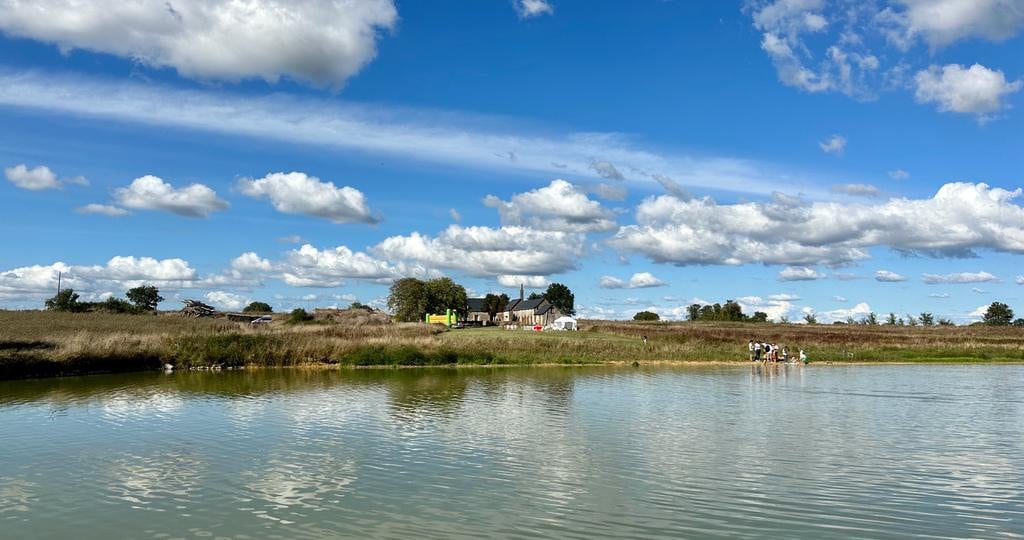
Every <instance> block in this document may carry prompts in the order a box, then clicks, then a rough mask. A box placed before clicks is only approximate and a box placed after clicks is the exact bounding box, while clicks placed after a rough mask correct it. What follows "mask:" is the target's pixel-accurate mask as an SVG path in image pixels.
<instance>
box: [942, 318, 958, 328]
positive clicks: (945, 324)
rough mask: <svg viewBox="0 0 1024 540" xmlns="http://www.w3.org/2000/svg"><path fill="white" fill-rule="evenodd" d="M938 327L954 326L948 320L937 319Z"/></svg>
mask: <svg viewBox="0 0 1024 540" xmlns="http://www.w3.org/2000/svg"><path fill="white" fill-rule="evenodd" d="M939 326H956V324H955V323H954V322H953V321H951V320H949V319H939Z"/></svg>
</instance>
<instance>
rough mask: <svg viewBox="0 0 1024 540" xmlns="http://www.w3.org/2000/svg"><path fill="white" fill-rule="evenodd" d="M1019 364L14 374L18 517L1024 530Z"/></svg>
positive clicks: (338, 528)
mask: <svg viewBox="0 0 1024 540" xmlns="http://www.w3.org/2000/svg"><path fill="white" fill-rule="evenodd" d="M1022 413H1024V368H1022V367H1020V366H927V367H926V366H872V367H866V366H865V367H824V366H820V367H814V366H812V367H810V368H803V367H783V368H778V369H769V370H763V369H757V368H753V369H750V368H657V369H628V368H614V369H612V368H593V369H592V368H582V369H581V368H576V369H561V368H550V369H528V368H523V369H514V370H508V369H480V370H474V369H459V370H448V369H441V370H395V371H355V372H352V371H342V372H326V371H323V372H321V371H309V372H307V371H300V370H293V371H284V372H274V371H255V372H242V373H236V372H232V373H202V374H196V373H184V374H173V375H156V374H144V375H128V376H109V377H86V378H67V379H61V380H52V381H21V382H18V383H0V425H2V426H3V443H2V444H0V527H2V529H0V530H2V531H3V534H0V536H4V537H11V538H45V537H77V538H110V537H119V538H169V537H203V536H210V537H223V538H334V537H353V538H363V537H374V538H410V537H417V538H478V537H481V536H492V537H504V538H536V537H550V538H588V539H590V538H601V537H614V538H677V537H680V536H684V537H693V536H729V537H741V538H742V537H750V538H753V537H780V536H784V537H804V538H821V537H828V536H840V537H862V538H885V537H907V536H918V537H943V538H948V537H1006V538H1020V537H1021V536H1022V535H1024V510H1022V509H1024V493H1022V490H1024V487H1022V486H1024V458H1022V456H1024V414H1022Z"/></svg>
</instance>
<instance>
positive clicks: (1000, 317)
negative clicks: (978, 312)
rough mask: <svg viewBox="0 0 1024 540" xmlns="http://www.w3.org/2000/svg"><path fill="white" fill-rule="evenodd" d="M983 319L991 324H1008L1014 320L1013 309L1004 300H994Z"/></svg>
mask: <svg viewBox="0 0 1024 540" xmlns="http://www.w3.org/2000/svg"><path fill="white" fill-rule="evenodd" d="M981 320H982V321H983V322H984V323H985V324H987V325H990V326H1008V325H1009V324H1010V322H1011V321H1013V310H1012V309H1010V306H1008V305H1006V304H1004V303H1002V302H992V304H991V305H989V306H988V309H987V310H986V311H985V314H984V315H982V317H981Z"/></svg>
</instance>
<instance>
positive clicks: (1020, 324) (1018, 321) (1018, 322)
mask: <svg viewBox="0 0 1024 540" xmlns="http://www.w3.org/2000/svg"><path fill="white" fill-rule="evenodd" d="M1013 326H1015V327H1017V328H1022V327H1024V319H1014V321H1013Z"/></svg>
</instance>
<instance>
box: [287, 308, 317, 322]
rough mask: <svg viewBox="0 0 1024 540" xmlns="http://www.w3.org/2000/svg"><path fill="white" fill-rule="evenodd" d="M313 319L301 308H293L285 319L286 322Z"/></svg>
mask: <svg viewBox="0 0 1024 540" xmlns="http://www.w3.org/2000/svg"><path fill="white" fill-rule="evenodd" d="M312 320H313V316H312V315H310V314H309V312H307V311H306V310H304V309H302V308H295V309H293V310H292V312H291V313H289V314H288V320H287V321H285V323H287V324H301V323H304V322H309V321H312Z"/></svg>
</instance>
